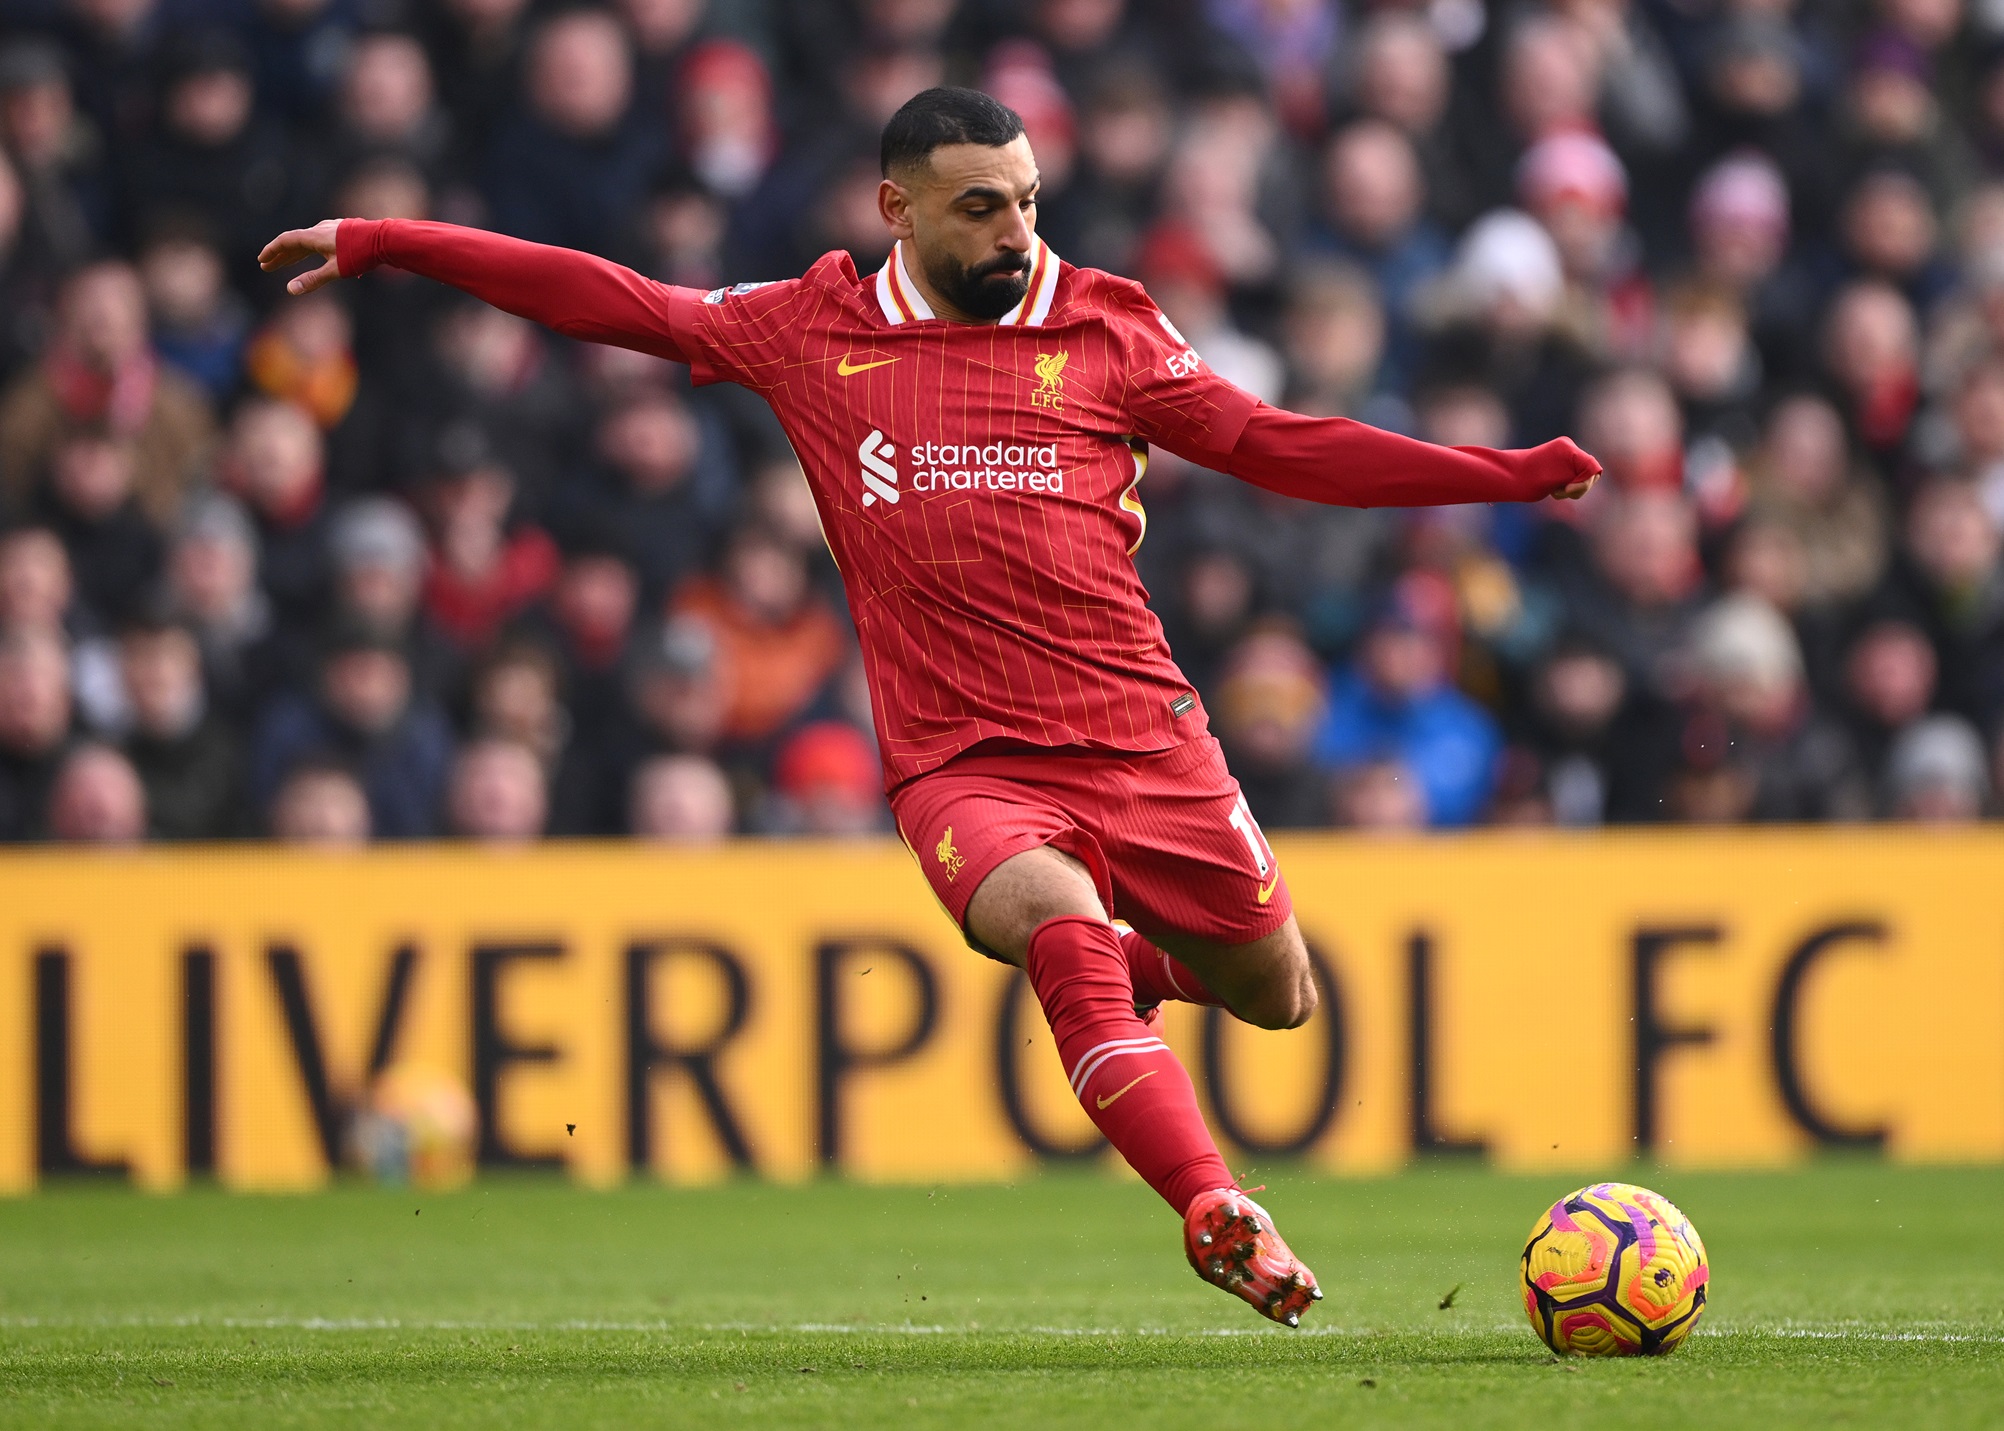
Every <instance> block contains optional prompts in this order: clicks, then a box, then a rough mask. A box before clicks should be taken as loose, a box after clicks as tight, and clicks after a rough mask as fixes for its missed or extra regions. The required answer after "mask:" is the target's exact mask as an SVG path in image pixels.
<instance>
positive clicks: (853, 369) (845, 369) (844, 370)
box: [835, 353, 897, 378]
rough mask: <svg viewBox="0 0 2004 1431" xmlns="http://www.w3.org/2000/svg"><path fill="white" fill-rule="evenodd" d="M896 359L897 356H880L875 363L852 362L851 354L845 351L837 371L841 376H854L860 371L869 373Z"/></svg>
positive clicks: (836, 367)
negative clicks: (850, 359)
mask: <svg viewBox="0 0 2004 1431" xmlns="http://www.w3.org/2000/svg"><path fill="white" fill-rule="evenodd" d="M896 361H897V359H896V358H879V359H877V361H876V362H874V363H851V362H850V361H849V355H848V354H847V353H844V354H843V355H842V361H841V362H839V363H837V364H836V365H835V372H836V374H837V375H838V376H840V377H845V378H853V377H855V376H856V374H858V373H867V372H869V371H870V369H872V368H881V367H883V366H884V365H885V364H887V363H895V362H896Z"/></svg>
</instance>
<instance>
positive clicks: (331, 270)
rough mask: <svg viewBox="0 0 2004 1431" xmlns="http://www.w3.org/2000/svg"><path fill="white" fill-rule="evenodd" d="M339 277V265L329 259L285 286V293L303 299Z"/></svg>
mask: <svg viewBox="0 0 2004 1431" xmlns="http://www.w3.org/2000/svg"><path fill="white" fill-rule="evenodd" d="M340 276H341V265H340V264H338V263H336V262H335V261H334V260H333V259H331V258H330V259H328V260H327V262H325V263H323V264H321V265H320V267H318V268H316V269H314V270H313V271H312V272H311V273H302V274H300V275H299V277H297V278H295V279H293V280H292V282H290V283H288V284H286V285H285V291H286V292H287V293H290V294H291V295H292V296H293V297H295V298H303V297H305V296H306V295H307V294H309V293H311V292H312V291H313V290H314V289H316V288H325V287H326V286H327V285H328V284H330V283H332V282H333V281H334V280H335V279H337V278H339V277H340Z"/></svg>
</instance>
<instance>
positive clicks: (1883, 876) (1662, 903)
mask: <svg viewBox="0 0 2004 1431" xmlns="http://www.w3.org/2000/svg"><path fill="white" fill-rule="evenodd" d="M1274 844H1275V847H1276V849H1277V850H1278V852H1279V854H1280V857H1281V860H1282V863H1283V865H1284V867H1285V868H1286V869H1287V871H1288V878H1289V884H1290V886H1291V888H1292V889H1293V891H1294V894H1295V899H1296V905H1297V909H1298V911H1299V913H1300V916H1301V922H1302V926H1303V928H1304V930H1305V931H1306V933H1307V935H1308V939H1309V942H1310V944H1311V945H1312V947H1313V949H1314V951H1315V953H1316V956H1317V962H1318V966H1319V978H1320V979H1321V982H1322V985H1323V991H1324V999H1323V1009H1322V1012H1321V1013H1319V1014H1318V1015H1317V1016H1316V1018H1315V1019H1314V1020H1313V1021H1312V1022H1311V1023H1310V1024H1308V1025H1307V1026H1306V1027H1304V1028H1301V1029H1297V1030H1294V1031H1291V1032H1286V1033H1271V1032H1262V1031H1259V1030H1255V1029H1251V1028H1248V1027H1245V1026H1242V1025H1239V1024H1236V1023H1235V1022H1233V1021H1232V1020H1231V1019H1230V1018H1229V1017H1227V1016H1225V1015H1223V1014H1221V1013H1218V1012H1215V1011H1208V1012H1207V1011H1203V1010H1199V1009H1195V1008H1190V1007H1186V1006H1172V1007H1171V1009H1170V1011H1169V1016H1168V1020H1167V1030H1166V1036H1167V1037H1168V1039H1169V1041H1170V1042H1171V1043H1172V1044H1173V1045H1174V1046H1175V1047H1176V1048H1177V1050H1178V1052H1179V1053H1181V1054H1182V1055H1183V1057H1184V1059H1185V1061H1186V1062H1187V1063H1188V1064H1189V1065H1190V1067H1191V1069H1192V1071H1193V1074H1194V1076H1195V1079H1196V1083H1197V1086H1198V1088H1199V1090H1200V1093H1201V1095H1202V1096H1203V1098H1204V1099H1205V1101H1206V1111H1207V1112H1208V1114H1209V1115H1210V1117H1211V1119H1212V1123H1213V1126H1214V1127H1216V1128H1217V1129H1218V1130H1219V1131H1220V1133H1221V1135H1222V1137H1223V1140H1224V1142H1225V1143H1226V1145H1227V1148H1228V1157H1230V1158H1231V1160H1232V1162H1233V1164H1234V1166H1235V1167H1241V1168H1243V1167H1246V1166H1248V1165H1253V1164H1257V1163H1258V1162H1259V1161H1260V1160H1262V1159H1271V1158H1274V1157H1279V1156H1300V1157H1303V1158H1306V1159H1307V1160H1309V1161H1311V1162H1314V1163H1316V1164H1319V1165H1322V1166H1325V1167H1328V1168H1331V1169H1335V1170H1366V1169H1380V1168H1385V1167H1388V1166H1392V1165H1396V1164H1398V1163H1399V1162H1401V1161H1403V1160H1405V1159H1407V1158H1409V1157H1411V1156H1412V1155H1413V1154H1414V1153H1415V1152H1424V1151H1428V1150H1434V1149H1453V1148H1464V1149H1469V1150H1479V1151H1481V1152H1483V1153H1485V1154H1486V1155H1487V1156H1488V1157H1490V1158H1491V1159H1493V1160H1494V1161H1496V1162H1497V1163H1499V1164H1502V1165H1505V1166H1512V1167H1565V1168H1580V1169H1591V1168H1595V1167H1601V1166H1607V1165H1611V1164H1615V1163H1619V1162H1621V1161H1623V1160H1626V1159H1627V1158H1629V1157H1631V1156H1632V1155H1634V1154H1635V1153H1637V1152H1638V1151H1640V1152H1644V1153H1647V1154H1650V1155H1653V1156H1656V1157H1659V1158H1662V1159H1665V1160H1668V1161H1672V1162H1676V1163H1682V1164H1703V1165H1749V1164H1761V1163H1772V1162H1779V1161H1784V1160H1787V1159H1790V1158H1795V1157H1799V1156H1801V1155H1803V1154H1804V1153H1806V1152H1808V1151H1811V1150H1813V1149H1814V1148H1816V1147H1818V1146H1819V1145H1852V1146H1862V1147H1877V1148H1882V1149H1883V1150H1884V1151H1885V1153H1886V1154H1887V1155H1888V1156H1892V1157H1897V1158H1905V1159H1933V1160H1948V1159H1992V1160H1994V1159H2000V1158H2004V834H1999V833H1993V832H1982V831H1979V832H1971V833H1958V834H1940V835H1935V834H1928V833H1921V832H1911V831H1900V832H1891V831H1878V830H1848V831H1824V830H1812V831H1776V832H1756V833H1718V834H1694V833H1675V834H1672V833H1660V834H1658V833H1636V834H1616V835H1601V836H1594V837H1586V836H1580V837H1570V836H1561V835H1540V836H1530V835H1524V836H1519V835H1510V834H1496V835H1479V836H1468V837H1464V838H1454V839H1434V840H1410V841H1407V840H1390V841H1359V840H1348V839H1340V838H1333V837H1298V838H1293V839H1276V840H1275V842H1274ZM393 1063H417V1064H421V1065H430V1066H433V1067H436V1068H440V1069H445V1070H449V1071H452V1072H454V1073H456V1074H458V1075H460V1076H462V1077H464V1078H465V1079H466V1081H467V1083H468V1086H469V1087H470V1088H471V1089H472V1091H473V1092H474V1094H475V1097H476V1099H477V1101H478V1103H479V1105H480V1108H481V1110H482V1114H483V1125H482V1135H481V1153H482V1157H483V1160H484V1161H485V1162H487V1163H488V1164H491V1165H508V1164H523V1163H528V1164H538V1163H554V1164H561V1165H563V1166H565V1167H567V1168H568V1169H570V1171H571V1172H572V1173H573V1174H574V1175H576V1176H577V1177H579V1178H581V1179H584V1180H586V1181H591V1182H602V1181H609V1180H614V1179H619V1178H623V1177H626V1176H628V1175H629V1174H630V1173H633V1172H636V1171H644V1172H647V1173H651V1174H653V1175H656V1176H660V1177H663V1178H668V1179H673V1180H677V1181H690V1180H701V1179H707V1178H713V1177H717V1176H720V1175H724V1174H727V1173H730V1172H732V1171H734V1170H742V1171H752V1172H756V1173H758V1174H762V1175H765V1176H770V1177H775V1178H798V1177H805V1176H809V1175H812V1174H814V1173H816V1172H818V1171H821V1170H824V1169H834V1170H839V1171H842V1172H845V1173H848V1174H851V1175H855V1176H860V1177H865V1178H878V1179H924V1180H932V1179H966V1178H997V1177H1007V1176H1009V1175H1011V1174H1012V1173H1016V1172H1019V1171H1021V1170H1022V1169H1024V1168H1026V1167H1027V1166H1030V1165H1031V1164H1033V1163H1034V1162H1036V1161H1037V1160H1039V1159H1065V1158H1073V1159H1081V1158H1096V1157H1103V1156H1105V1152H1104V1149H1103V1147H1102V1145H1101V1144H1100V1143H1099V1142H1098V1140H1097V1135H1096V1134H1095V1133H1094V1131H1093V1129H1092V1127H1091V1125H1090V1124H1089V1123H1088V1122H1087V1121H1086V1119H1085V1117H1084V1115H1083V1114H1082V1113H1081V1112H1080V1110H1079V1109H1078V1107H1077V1106H1076V1105H1075V1104H1074V1103H1073V1102H1072V1101H1071V1097H1070V1094H1069V1092H1068V1090H1067V1086H1066V1080H1065V1077H1064V1075H1063V1073H1062V1071H1061V1070H1060V1069H1059V1067H1058V1064H1057V1058H1056V1054H1055V1052H1054V1050H1053V1049H1052V1047H1051V1041H1050V1037H1049V1034H1048V1032H1047V1031H1046V1030H1045V1027H1044V1023H1043V1019H1042V1017H1041V1014H1040V1012H1039V1010H1038V1009H1037V1006H1036V1001H1035V999H1034V997H1033V996H1032V995H1031V994H1030V991H1029V990H1028V988H1027V987H1026V986H1025V985H1024V983H1023V981H1022V979H1021V976H1020V975H1018V974H1017V973H1015V972H1014V971H1013V970H1010V969H1007V968H1004V967H1003V966H1001V965H998V964H995V963H992V962H989V961H987V960H984V959H982V958H980V957H979V956H977V955H975V954H973V953H971V952H970V951H968V950H967V949H966V948H965V947H964V946H963V945H962V944H961V942H960V940H959V938H958V936H957V934H956V933H955V931H954V930H953V929H952V927H951V926H950V924H949V923H948V921H947V920H946V918H945V917H944V916H943V915H942V914H941V913H940V912H939V910H938V908H937V906H936V905H935V904H934V903H933V902H932V900H931V897H930V895H929V894H928V893H927V891H926V888H925V885H924V884H923V882H922V881H921V879H920V877H919V875H918V873H917V871H916V870H915V869H914V868H913V867H912V864H911V860H910V857H909V856H908V855H907V854H906V853H905V851H904V850H903V848H902V847H900V846H898V845H895V844H889V843H886V844H873V843H866V844H861V845H855V844H843V845H834V844H811V843H801V844H743V845H737V846H731V847H727V848H724V849H720V850H716V851H708V852H696V853H672V852H661V851H655V850H648V849H644V848H640V847H635V846H610V845H559V846H551V847H545V848H540V849H534V850H525V851H519V852H497V851H488V850H477V849H463V848H398V849H379V850H374V851H370V852H367V853H359V854H316V853H298V852H289V851H273V850H261V849H230V850H201V851H192V852H154V851H146V852H136V853H131V854H94V853H92V854H83V853H57V852H41V853H22V854H14V855H9V856H6V857H5V858H4V859H0V1189H6V1190H16V1191H18V1190H23V1189H27V1188H30V1187H32V1186H34V1185H35V1184H36V1183H37V1182H38V1181H39V1180H40V1179H43V1178H46V1177H49V1176H52V1175H62V1174H68V1173H83V1172H90V1171H103V1172H110V1173H116V1174H122V1175H126V1176H129V1177H131V1178H132V1179H133V1180H134V1181H136V1182H138V1183H140V1184H142V1185H144V1186H148V1187H171V1186H174V1185H176V1184H178V1183H180V1182H181V1181H182V1180H183V1179H184V1178H186V1177H188V1176H190V1175H195V1176H210V1175H213V1176H214V1177H215V1178H216V1179H218V1180H219V1181H221V1182H222V1183H224V1184H226V1185H228V1186H232V1187H241V1188H300V1187H310V1186H313V1185H315V1184H317V1183H319V1182H321V1181H322V1180H324V1179H325V1178H326V1177H327V1176H328V1174H329V1170H330V1167H331V1166H332V1165H333V1164H334V1163H335V1162H336V1161H338V1159H339V1158H340V1157H341V1155H342V1150H343V1147H344V1138H345V1127H346V1120H347V1117H348V1110H349V1109H350V1108H351V1107H352V1106H353V1105H354V1103H355V1100H356V1098H357V1097H358V1095H359V1094H360V1092H361V1091H362V1090H363V1089H364V1088H365V1087H366V1085H367V1083H368V1080H369V1078H370V1075H371V1072H372V1070H380V1069H382V1068H385V1067H387V1066H390V1065H391V1064H393Z"/></svg>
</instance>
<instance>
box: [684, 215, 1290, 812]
mask: <svg viewBox="0 0 2004 1431" xmlns="http://www.w3.org/2000/svg"><path fill="white" fill-rule="evenodd" d="M1030 257H1031V264H1030V289H1029V292H1028V294H1027V295H1026V296H1025V298H1024V300H1023V302H1022V304H1021V305H1020V306H1019V307H1018V308H1017V309H1016V310H1015V311H1014V312H1012V313H1010V314H1009V315H1007V316H1006V317H1004V318H1003V319H1002V320H1001V322H999V323H996V324H993V325H989V326H977V325H974V324H967V323H951V322H945V321H942V320H939V319H936V318H934V317H933V315H932V313H931V311H930V310H929V309H928V308H927V307H926V304H925V300H924V299H923V298H922V297H920V295H919V292H918V289H917V286H916V285H914V284H912V283H911V281H910V278H909V276H908V275H907V274H906V273H905V272H904V271H903V268H902V259H903V255H902V251H901V248H900V250H897V251H894V252H893V253H892V255H891V258H890V260H889V261H888V262H887V263H886V264H885V265H884V267H883V268H882V269H881V270H880V271H879V272H878V273H877V274H876V275H875V276H874V278H871V279H859V278H858V277H857V274H856V271H855V268H854V267H853V265H852V264H851V263H850V261H849V258H848V256H847V255H846V254H830V255H829V256H828V257H826V258H823V259H822V260H821V261H820V262H819V263H817V264H815V265H814V267H813V268H812V269H810V270H809V271H808V273H807V274H806V276H805V277H803V278H800V279H796V280H793V281H790V282H784V283H770V284H763V285H758V286H751V285H740V286H739V287H737V288H727V289H721V290H719V291H717V292H714V293H711V294H709V295H707V296H706V297H705V298H704V299H703V300H702V301H700V302H694V303H687V304H686V305H684V304H677V305H676V306H675V307H674V308H673V309H671V313H672V317H673V321H674V323H675V325H676V329H677V331H676V337H677V338H679V339H680V340H681V343H680V346H681V348H682V350H683V351H684V352H685V353H686V354H687V355H688V358H689V361H690V365H691V368H692V369H693V373H694V377H695V380H696V381H697V382H699V383H700V382H712V381H715V380H717V379H720V378H721V379H729V380H731V381H734V382H739V383H742V384H744V385H745V386H746V387H749V388H752V389H754V390H755V391H757V392H758V393H760V394H761V395H762V396H764V397H765V399H766V401H767V402H769V403H770V404H771V405H772V409H773V411H774V413H776V414H777V415H778V417H779V420H780V422H781V423H782V424H783V425H784V426H785V428H786V434H787V436H788V437H789V438H790V439H792V442H793V447H794V450H795V452H797V453H798V454H799V456H800V460H801V465H802V466H803V467H805V468H806V470H807V476H808V481H809V483H810V484H811V485H812V486H813V489H814V496H815V500H816V502H817V503H818V504H819V506H820V509H821V524H822V529H823V530H824V532H825V533H826V534H827V538H828V545H829V548H830V549H831V550H832V551H833V552H834V554H835V561H836V563H837V565H839V566H840V567H841V569H842V577H843V580H844V582H845V584H846V586H847V589H848V593H849V609H850V611H851V612H852V613H853V614H854V616H855V620H856V630H857V632H858V634H859V635H860V636H861V638H862V645H863V660H864V662H865V664H866V666H867V668H868V672H869V680H870V689H871V691H872V692H873V693H874V696H875V700H876V721H877V735H878V740H879V742H880V743H881V746H882V749H883V756H884V765H885V769H886V774H887V777H888V778H889V780H890V782H891V783H892V784H896V783H897V782H899V781H901V780H904V779H906V778H908V777H910V776H912V775H916V774H918V773H919V772H921V771H924V770H929V769H931V768H932V767H934V766H936V765H939V764H940V763H942V762H943V761H946V760H948V759H950V758H951V757H952V756H954V755H956V754H958V753H959V752H960V751H962V750H965V749H966V748H967V747H968V746H970V745H972V744H974V743H975V742H976V741H980V740H985V739H990V738H1003V739H1011V740H1019V741H1024V742H1027V743H1029V744H1033V745H1045V746H1050V745H1077V746H1087V747H1093V748H1098V749H1102V750H1123V751H1144V750H1164V749H1167V748H1169V747H1170V746H1173V745H1176V744H1178V743H1179V742H1180V741H1181V740H1183V739H1185V738H1187V737H1188V736H1189V735H1191V734H1195V733H1201V731H1202V730H1203V728H1204V727H1203V719H1204V718H1203V715H1202V714H1201V712H1199V711H1198V710H1197V709H1195V701H1194V699H1193V698H1192V697H1191V693H1190V687H1189V683H1188V682H1187V681H1185V680H1184V679H1183V676H1182V673H1181V672H1180V671H1178V670H1177V669H1176V664H1175V662H1174V661H1172V660H1171V659H1170V656H1169V648H1168V646H1167V644H1166V643H1165V642H1164V641H1163V639H1162V625H1161V623H1160V622H1159V621H1157V620H1156V618H1155V614H1154V613H1153V612H1152V611H1150V610H1149V609H1148V606H1147V592H1146V591H1144V590H1143V588H1142V585H1141V582H1140V579H1139V578H1138V577H1137V576H1136V575H1135V570H1134V563H1133V560H1132V559H1131V556H1132V553H1133V551H1134V549H1135V548H1136V547H1138V546H1139V545H1140V544H1141V538H1142V534H1143V532H1144V530H1145V528H1146V525H1147V520H1148V519H1147V515H1146V513H1145V511H1144V510H1143V508H1142V505H1141V502H1140V500H1139V498H1138V496H1137V493H1136V488H1137V486H1138V485H1139V484H1140V481H1141V477H1142V473H1143V472H1144V471H1145V470H1146V467H1147V450H1146V447H1145V445H1144V444H1146V443H1149V442H1157V443H1161V444H1163V445H1164V446H1167V447H1170V448H1172V449H1174V450H1177V451H1181V452H1189V453H1192V454H1199V455H1201V454H1210V455H1211V456H1212V457H1213V460H1214V461H1215V460H1216V459H1217V458H1221V457H1222V456H1223V455H1224V454H1225V453H1228V452H1230V451H1231V448H1232V444H1233V442H1234V440H1235V439H1236V438H1237V437H1238V434H1239V429H1240V428H1241V427H1242V426H1244V424H1245V419H1246V414H1247V413H1248V412H1250V411H1251V409H1252V407H1253V403H1254V400H1253V399H1252V398H1251V397H1249V396H1248V395H1246V394H1245V393H1244V392H1242V391H1240V390H1239V389H1237V388H1235V387H1233V386H1231V385H1230V384H1228V383H1226V382H1224V381H1223V380H1221V379H1219V378H1216V377H1214V376H1213V375H1212V374H1211V373H1210V371H1209V370H1208V369H1207V368H1205V367H1204V366H1203V364H1202V362H1201V361H1200V360H1199V359H1198V358H1197V356H1196V354H1194V353H1193V352H1191V351H1190V345H1189V344H1188V343H1186V342H1184V341H1183V340H1182V338H1181V337H1180V336H1179V335H1178V334H1177V333H1176V332H1175V330H1174V329H1173V328H1171V327H1170V326H1169V323H1168V320H1166V319H1165V318H1163V316H1162V315H1161V313H1160V312H1159V311H1158V310H1157V309H1156V307H1155V305H1154V304H1152V303H1151V302H1149V300H1148V298H1147V296H1146V295H1145V294H1144V293H1143V292H1142V291H1141V289H1140V287H1139V286H1138V285H1136V284H1133V283H1129V282H1127V281H1126V280H1124V279H1118V278H1114V277H1112V276H1110V275H1108V274H1104V273H1099V272H1096V271H1093V270H1090V269H1077V268H1073V267H1072V266H1071V265H1070V264H1067V263H1063V262H1061V261H1060V260H1059V259H1058V257H1057V255H1056V254H1054V253H1052V252H1051V250H1050V249H1049V247H1048V246H1046V245H1045V244H1044V243H1043V242H1041V241H1038V242H1037V243H1036V244H1035V245H1034V248H1033V251H1032V253H1031V256H1030Z"/></svg>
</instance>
